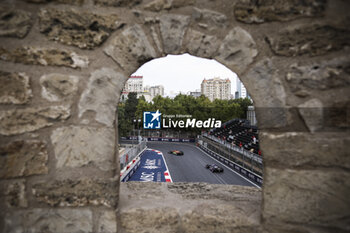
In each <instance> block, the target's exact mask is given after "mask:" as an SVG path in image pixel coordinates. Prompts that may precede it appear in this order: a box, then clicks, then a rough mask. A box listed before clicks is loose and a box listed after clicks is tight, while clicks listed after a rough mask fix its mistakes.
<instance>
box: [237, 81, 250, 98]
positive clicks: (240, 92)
mask: <svg viewBox="0 0 350 233" xmlns="http://www.w3.org/2000/svg"><path fill="white" fill-rule="evenodd" d="M236 84H237V91H236V93H235V99H238V98H243V99H244V98H250V97H249V95H248V93H247V89H246V88H245V86H244V85H243V83H242V82H241V80H239V78H237V82H236Z"/></svg>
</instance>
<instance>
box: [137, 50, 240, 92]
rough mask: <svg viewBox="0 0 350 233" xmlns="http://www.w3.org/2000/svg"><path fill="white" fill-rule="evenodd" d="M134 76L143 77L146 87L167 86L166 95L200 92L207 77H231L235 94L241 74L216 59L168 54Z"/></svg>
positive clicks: (150, 62)
mask: <svg viewBox="0 0 350 233" xmlns="http://www.w3.org/2000/svg"><path fill="white" fill-rule="evenodd" d="M133 75H141V76H143V85H144V86H147V85H149V86H154V85H163V86H164V91H165V94H166V95H169V94H170V92H171V91H173V92H179V91H181V92H182V93H187V92H188V91H195V90H196V89H198V90H199V91H200V85H201V83H202V80H203V79H204V78H206V79H210V78H214V77H220V78H224V79H226V78H229V79H230V80H231V85H232V86H231V94H234V93H235V91H236V77H237V75H236V74H235V73H234V72H232V71H231V70H229V69H228V68H226V66H224V65H222V64H221V63H219V62H217V61H215V60H209V59H204V58H198V57H194V56H191V55H189V54H183V55H168V56H166V57H163V58H158V59H154V60H152V61H149V62H147V63H146V64H144V65H143V66H141V67H140V68H139V69H138V70H137V71H136V72H135V73H134V74H133Z"/></svg>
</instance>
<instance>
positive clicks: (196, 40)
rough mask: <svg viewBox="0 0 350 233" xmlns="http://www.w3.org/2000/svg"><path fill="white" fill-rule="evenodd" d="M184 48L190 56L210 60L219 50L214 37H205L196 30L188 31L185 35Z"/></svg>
mask: <svg viewBox="0 0 350 233" xmlns="http://www.w3.org/2000/svg"><path fill="white" fill-rule="evenodd" d="M186 41H187V44H186V47H187V49H188V52H189V53H190V54H192V55H195V56H198V57H204V58H211V57H213V56H214V54H215V52H216V51H217V50H218V48H219V42H218V39H217V37H216V36H212V35H206V34H204V33H202V32H199V31H196V30H189V31H188V32H187V35H186Z"/></svg>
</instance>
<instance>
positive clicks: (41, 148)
mask: <svg viewBox="0 0 350 233" xmlns="http://www.w3.org/2000/svg"><path fill="white" fill-rule="evenodd" d="M0 155H1V157H0V168H1V169H0V178H14V177H23V176H30V175H40V174H47V172H48V168H47V158H48V155H47V151H46V144H45V143H44V142H41V141H34V140H33V141H15V142H11V143H9V144H7V145H4V146H1V147H0Z"/></svg>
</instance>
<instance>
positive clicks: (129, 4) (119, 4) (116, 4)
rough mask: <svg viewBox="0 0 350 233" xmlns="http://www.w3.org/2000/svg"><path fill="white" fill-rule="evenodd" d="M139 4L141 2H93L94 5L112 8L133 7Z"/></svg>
mask: <svg viewBox="0 0 350 233" xmlns="http://www.w3.org/2000/svg"><path fill="white" fill-rule="evenodd" d="M141 2H142V0H94V3H95V4H96V5H99V6H113V7H133V6H136V5H139V4H140V3H141Z"/></svg>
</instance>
